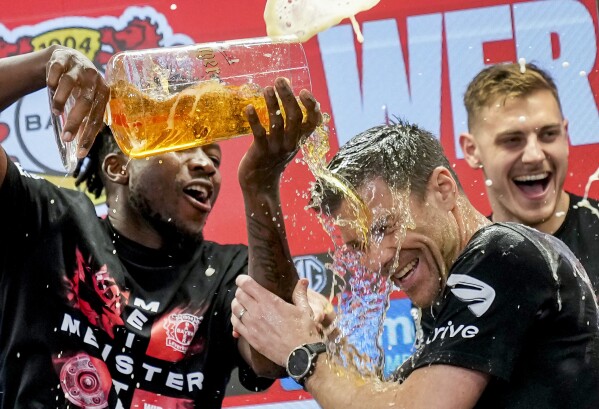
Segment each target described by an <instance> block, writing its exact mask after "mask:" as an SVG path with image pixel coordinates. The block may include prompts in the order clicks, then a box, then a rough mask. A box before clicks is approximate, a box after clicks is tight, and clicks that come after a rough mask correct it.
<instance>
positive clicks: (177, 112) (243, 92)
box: [108, 80, 284, 158]
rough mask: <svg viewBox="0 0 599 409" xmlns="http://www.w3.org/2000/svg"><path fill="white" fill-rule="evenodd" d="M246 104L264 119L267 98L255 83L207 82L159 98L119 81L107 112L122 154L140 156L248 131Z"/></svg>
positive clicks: (266, 113)
mask: <svg viewBox="0 0 599 409" xmlns="http://www.w3.org/2000/svg"><path fill="white" fill-rule="evenodd" d="M249 104H252V105H253V106H254V108H255V109H256V112H257V113H258V116H259V117H260V121H261V122H262V123H268V109H267V107H266V102H265V100H264V96H263V93H262V89H261V88H260V87H259V86H257V85H256V84H244V85H241V86H230V85H229V86H227V85H223V84H221V83H219V82H218V81H217V80H213V81H205V82H200V83H197V84H195V85H192V86H189V87H188V88H185V89H184V90H182V91H181V92H179V93H177V94H175V95H172V96H171V97H169V98H167V99H163V100H160V99H156V98H152V97H150V96H149V95H147V94H145V93H143V92H141V91H139V90H138V89H137V88H136V87H134V86H133V85H131V84H129V83H128V82H126V81H119V82H117V83H116V84H114V85H113V86H112V87H111V98H110V102H109V113H108V115H109V121H110V122H109V123H110V127H111V129H112V131H113V134H114V137H115V139H116V141H117V143H118V144H119V146H120V147H121V149H122V150H123V152H124V153H125V154H126V155H128V156H130V157H132V158H139V157H144V156H149V155H153V154H157V153H161V152H166V151H173V150H179V149H187V148H191V147H194V146H200V145H205V144H209V143H213V142H218V141H221V140H225V139H229V138H231V137H234V136H239V135H247V134H249V133H251V129H250V125H249V123H248V121H247V119H246V117H245V113H244V110H245V108H246V107H247V106H248V105H249ZM281 115H284V113H283V112H281Z"/></svg>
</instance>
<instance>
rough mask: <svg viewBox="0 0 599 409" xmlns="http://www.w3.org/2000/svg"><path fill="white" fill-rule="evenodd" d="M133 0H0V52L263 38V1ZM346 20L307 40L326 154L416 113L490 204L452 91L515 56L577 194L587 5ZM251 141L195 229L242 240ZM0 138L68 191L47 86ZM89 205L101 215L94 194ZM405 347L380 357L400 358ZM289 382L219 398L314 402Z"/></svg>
mask: <svg viewBox="0 0 599 409" xmlns="http://www.w3.org/2000/svg"><path fill="white" fill-rule="evenodd" d="M323 1H324V0H323ZM138 4H139V3H138V2H135V1H133V0H103V1H101V2H98V1H95V0H79V1H77V2H65V1H63V0H45V1H14V2H4V3H3V5H2V14H1V17H0V57H5V56H9V55H15V54H19V53H25V52H30V51H33V50H37V49H40V48H44V47H47V46H48V45H50V44H54V43H60V44H63V45H67V46H71V47H74V48H77V49H79V50H80V51H82V52H83V53H85V54H86V55H87V56H88V57H89V58H90V59H92V60H93V61H94V62H95V63H96V65H97V66H98V67H100V68H102V67H103V66H104V65H105V64H106V62H107V61H108V59H109V58H110V56H111V55H112V54H114V53H115V52H118V51H121V50H130V49H143V48H153V47H158V46H171V45H177V44H191V43H201V42H208V41H217V40H229V39H236V38H250V37H260V36H264V35H265V34H266V29H265V25H264V21H263V18H262V13H263V10H264V5H265V0H260V1H258V0H233V1H224V0H201V1H197V0H196V1H192V0H168V1H167V0H149V1H146V2H145V3H144V4H145V6H143V7H141V6H138ZM357 18H358V21H359V22H360V24H361V28H362V31H363V33H364V37H365V41H364V43H363V44H360V43H358V42H356V40H355V37H354V35H353V32H352V29H351V25H350V23H349V22H348V21H345V22H343V24H341V25H339V26H336V27H333V28H331V29H329V30H327V31H325V32H323V33H321V34H319V35H318V36H317V37H315V38H313V39H311V40H310V41H309V42H307V43H306V44H305V49H306V53H307V56H308V61H309V65H310V73H311V77H312V91H313V93H314V94H315V96H316V97H317V98H318V99H319V101H320V102H321V108H322V110H323V111H324V112H328V113H330V114H331V116H332V130H333V134H332V138H331V149H332V152H334V151H335V150H336V149H337V147H338V146H339V145H340V144H342V143H343V142H345V141H347V140H348V139H349V138H350V137H351V136H353V135H354V134H356V133H358V132H360V131H362V130H364V129H366V128H369V127H371V126H374V125H378V124H381V123H384V122H385V121H387V120H389V119H392V118H393V117H394V116H397V117H400V118H405V119H407V120H409V121H411V122H416V123H418V124H419V125H421V126H422V127H424V128H426V129H428V130H429V131H431V132H432V133H434V134H435V135H438V136H439V137H440V139H441V142H442V144H443V146H444V148H445V150H446V153H447V155H448V157H449V159H450V163H451V164H452V166H454V168H455V170H456V171H457V173H458V175H459V176H460V179H461V181H462V185H463V186H464V188H465V190H466V193H467V194H468V196H469V197H470V199H471V200H472V201H473V203H474V204H475V205H476V206H477V207H478V208H479V209H480V210H481V211H483V212H484V213H488V212H489V210H490V208H489V204H488V201H487V198H486V193H485V186H484V180H483V178H482V175H481V174H480V172H477V171H474V170H471V169H470V168H469V167H468V165H467V164H466V163H465V162H464V160H463V159H462V153H461V151H460V149H459V146H458V136H459V133H460V132H461V131H464V130H466V113H465V110H464V108H463V105H462V96H463V93H464V91H465V88H466V85H467V84H468V82H469V81H470V80H471V79H472V77H473V76H474V75H475V74H476V73H477V72H478V71H480V70H481V69H482V68H484V67H485V66H486V65H489V64H493V63H498V62H506V61H517V60H518V59H520V58H525V59H526V61H528V62H535V63H537V64H538V65H540V66H541V67H543V68H545V69H547V70H548V71H549V72H550V73H551V75H552V76H553V77H554V78H555V80H556V82H557V85H558V88H559V92H560V97H561V103H562V107H563V110H564V113H565V116H566V117H567V118H568V119H569V123H570V126H569V131H570V142H571V147H570V172H569V174H568V177H567V179H566V189H567V190H569V191H572V192H574V193H577V194H582V193H583V192H584V187H585V185H586V183H587V180H588V178H589V176H590V175H591V174H592V173H593V172H594V171H595V170H596V169H597V167H599V110H598V104H599V61H598V58H597V56H598V54H597V42H598V41H597V40H598V24H597V3H596V2H595V0H580V1H576V0H536V1H509V0H429V1H426V2H416V1H401V0H381V2H380V3H379V4H378V5H377V6H376V7H374V8H373V9H372V10H369V11H367V12H364V13H361V14H359V15H358V16H357ZM250 141H251V138H250V137H243V138H238V139H235V140H231V141H227V142H224V143H223V144H222V148H223V152H224V155H223V164H222V167H221V169H222V172H223V180H224V181H223V189H222V190H221V193H220V197H219V200H218V204H217V205H216V208H215V210H214V211H213V214H212V215H211V216H210V219H209V222H208V225H207V227H206V231H205V233H206V236H207V237H208V238H209V239H211V240H215V241H218V242H223V243H237V242H246V241H247V236H246V233H245V220H244V212H243V204H242V197H241V193H240V191H239V187H238V185H237V164H238V163H239V161H240V159H241V157H242V155H243V153H244V152H245V149H246V148H247V146H248V145H249V143H250ZM0 143H2V145H3V147H4V148H5V149H6V150H7V152H8V153H9V154H10V155H11V156H12V157H13V158H14V159H16V160H18V161H19V162H20V163H21V164H22V166H23V167H24V168H25V169H27V170H28V171H30V172H34V173H38V174H43V175H45V176H47V177H48V178H50V179H51V180H52V181H54V182H55V183H58V184H61V185H63V186H70V187H72V186H73V181H72V180H71V179H72V178H70V177H65V176H64V170H63V168H62V167H61V166H62V165H61V162H60V159H59V157H58V154H57V149H56V147H55V145H54V137H53V135H52V127H51V123H50V112H49V109H48V104H47V94H46V91H40V92H38V93H35V94H32V95H29V96H27V97H25V98H23V99H22V100H20V101H19V102H18V103H16V104H14V105H13V106H11V107H9V108H8V109H6V110H5V111H4V112H2V113H0ZM311 180H312V177H311V175H310V174H309V172H308V170H307V168H306V166H305V165H304V164H302V163H301V161H296V162H294V163H292V164H291V165H290V167H289V169H288V170H287V171H286V174H285V177H284V181H283V184H282V199H283V203H284V211H285V213H286V215H287V219H286V220H287V227H288V230H289V240H290V245H291V249H292V252H293V254H294V255H295V256H297V258H296V265H297V266H298V268H299V270H300V273H301V274H302V275H304V276H306V277H308V278H310V279H311V283H312V285H313V286H314V287H320V286H322V288H325V287H326V285H327V282H326V281H327V274H326V272H325V271H324V265H323V261H322V260H323V254H325V253H326V252H327V250H328V249H329V241H328V238H327V236H326V235H325V234H324V232H323V230H322V228H321V227H320V225H319V224H318V223H317V221H316V219H315V217H314V215H312V214H311V213H310V212H308V211H306V210H305V206H306V204H307V188H308V185H309V182H310V181H311ZM591 196H593V197H598V196H599V186H594V187H593V189H592V190H591ZM97 204H98V206H99V209H100V211H101V209H102V203H101V201H100V202H98V203H97ZM328 285H329V286H330V283H328ZM395 301H397V302H400V301H401V302H403V301H405V300H402V299H398V300H395ZM398 305H399V304H398ZM404 307H405V306H403V305H402V306H401V308H400V310H401V311H400V310H398V311H400V312H398V315H397V316H395V318H393V317H392V318H393V319H395V320H396V321H394V322H395V323H396V324H394V325H386V327H385V333H384V334H383V337H384V338H385V340H384V342H387V344H386V345H387V348H388V349H389V350H392V349H393V348H395V347H402V348H404V347H406V345H407V348H408V349H409V345H410V343H411V342H412V341H413V338H410V336H409V331H408V330H409V328H408V327H409V325H408V324H406V323H405V322H403V321H401V317H405V316H406V311H407V310H405V308H404ZM398 308H399V307H398ZM406 328H407V329H406ZM406 334H408V336H406ZM402 354H404V352H400V353H397V354H396V355H395V358H393V359H392V360H391V362H388V363H389V364H390V365H391V364H397V363H398V361H399V360H401V357H402V356H403V355H402ZM234 389H235V388H234ZM289 389H295V387H294V386H293V385H291V386H289V385H288V386H286V385H285V383H277V384H276V385H275V386H273V388H271V390H270V391H269V392H267V393H262V394H248V395H245V394H242V395H237V396H229V397H228V398H227V399H226V405H228V406H231V407H238V406H244V405H247V406H244V407H252V408H257V407H260V408H298V409H299V408H302V409H304V408H310V409H311V408H316V407H317V405H316V404H315V403H314V402H312V401H310V400H309V396H308V395H307V394H306V393H304V392H302V391H297V390H295V391H289Z"/></svg>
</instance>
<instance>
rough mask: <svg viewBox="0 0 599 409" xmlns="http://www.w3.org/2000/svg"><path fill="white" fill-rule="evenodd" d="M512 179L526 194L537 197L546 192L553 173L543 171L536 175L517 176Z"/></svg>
mask: <svg viewBox="0 0 599 409" xmlns="http://www.w3.org/2000/svg"><path fill="white" fill-rule="evenodd" d="M512 181H513V182H514V184H515V185H516V187H517V188H518V189H519V190H520V191H521V192H522V193H523V194H524V196H526V197H529V198H536V197H539V196H542V195H543V194H544V193H545V192H546V190H547V186H549V182H550V181H551V173H549V172H542V173H538V174H536V175H524V176H517V177H515V178H513V179H512Z"/></svg>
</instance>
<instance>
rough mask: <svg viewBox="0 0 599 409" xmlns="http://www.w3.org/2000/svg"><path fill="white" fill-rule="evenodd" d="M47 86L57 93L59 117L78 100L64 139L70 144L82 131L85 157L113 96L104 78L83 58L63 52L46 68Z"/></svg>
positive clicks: (55, 101) (54, 103) (55, 108)
mask: <svg viewBox="0 0 599 409" xmlns="http://www.w3.org/2000/svg"><path fill="white" fill-rule="evenodd" d="M46 82H47V85H48V88H49V89H51V90H52V91H53V97H52V111H53V113H54V114H55V115H58V114H59V113H60V112H63V110H64V108H65V105H66V104H67V101H68V100H69V98H71V97H72V98H73V99H74V103H73V106H72V108H71V109H70V111H69V115H68V117H67V120H66V123H65V124H64V127H63V134H62V135H61V137H62V139H63V140H64V141H65V142H70V141H72V140H73V139H74V138H75V136H76V135H77V134H78V133H79V132H80V130H82V131H81V133H80V135H81V138H80V140H79V151H78V156H79V157H83V156H85V155H86V154H87V152H88V151H89V149H90V148H91V145H92V143H93V140H94V138H95V136H96V135H97V133H98V132H99V130H100V129H101V127H102V125H103V116H104V110H105V108H106V103H107V102H108V98H109V96H110V91H109V88H108V86H107V85H106V83H105V81H104V78H103V77H102V75H101V74H100V73H99V72H98V70H97V69H96V67H95V66H94V65H93V63H92V62H91V61H90V60H89V59H87V58H86V57H85V56H84V55H83V54H81V53H79V52H78V51H76V50H72V49H68V48H59V49H57V50H55V51H54V52H53V53H52V57H51V58H50V61H49V62H48V65H47V67H46Z"/></svg>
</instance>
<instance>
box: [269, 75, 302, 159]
mask: <svg viewBox="0 0 599 409" xmlns="http://www.w3.org/2000/svg"><path fill="white" fill-rule="evenodd" d="M275 87H276V89H277V93H278V94H279V98H281V102H282V104H283V109H284V110H285V137H284V139H283V143H284V144H285V148H286V150H288V151H293V150H294V149H296V147H297V143H298V141H299V139H300V137H301V136H302V135H301V134H300V131H301V125H302V120H303V113H302V110H301V108H300V106H299V104H298V103H297V99H296V98H295V94H294V93H293V90H292V89H291V85H290V84H289V81H288V80H287V79H285V78H277V80H276V81H275Z"/></svg>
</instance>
